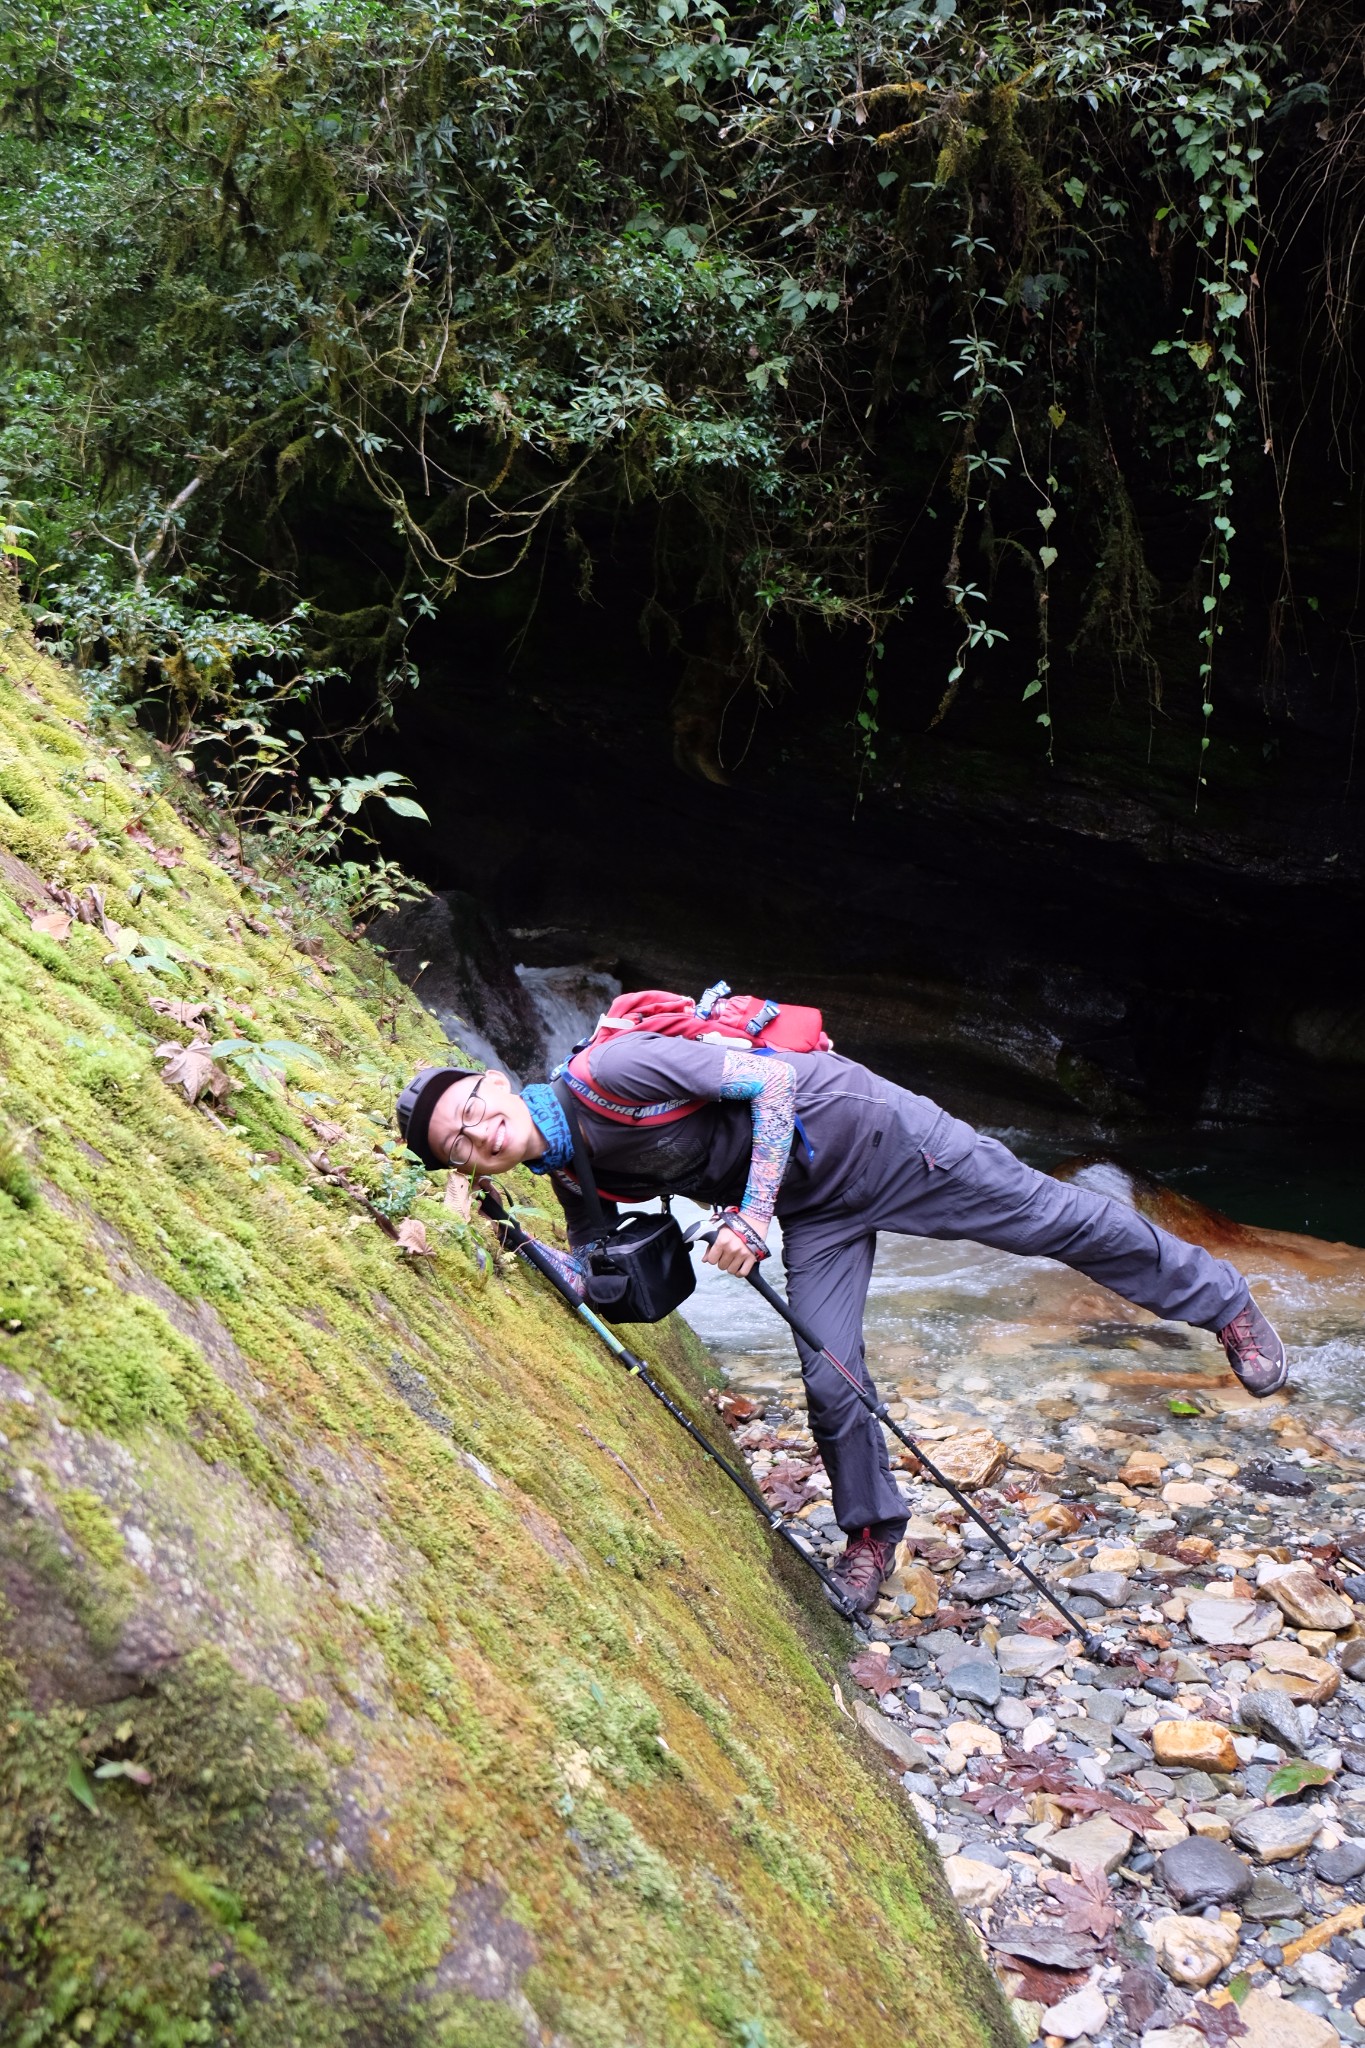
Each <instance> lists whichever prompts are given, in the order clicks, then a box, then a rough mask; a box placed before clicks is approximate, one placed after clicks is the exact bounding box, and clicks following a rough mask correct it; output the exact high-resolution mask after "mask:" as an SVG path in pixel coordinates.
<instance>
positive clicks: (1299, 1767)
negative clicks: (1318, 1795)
mask: <svg viewBox="0 0 1365 2048" xmlns="http://www.w3.org/2000/svg"><path fill="white" fill-rule="evenodd" d="M1331 1776H1332V1773H1331V1772H1330V1771H1329V1770H1328V1768H1327V1766H1326V1764H1310V1763H1308V1762H1306V1761H1305V1760H1303V1759H1302V1758H1296V1759H1295V1760H1294V1761H1293V1762H1292V1763H1287V1764H1281V1765H1280V1768H1279V1769H1278V1771H1276V1773H1275V1775H1274V1777H1273V1778H1272V1779H1271V1780H1270V1783H1269V1784H1268V1785H1267V1786H1266V1788H1265V1803H1266V1805H1267V1806H1273V1805H1274V1804H1275V1802H1276V1800H1278V1799H1292V1798H1293V1797H1294V1795H1295V1794H1296V1793H1297V1792H1302V1791H1303V1790H1304V1789H1305V1787H1307V1786H1309V1785H1325V1784H1326V1783H1327V1782H1328V1780H1329V1779H1330V1778H1331Z"/></svg>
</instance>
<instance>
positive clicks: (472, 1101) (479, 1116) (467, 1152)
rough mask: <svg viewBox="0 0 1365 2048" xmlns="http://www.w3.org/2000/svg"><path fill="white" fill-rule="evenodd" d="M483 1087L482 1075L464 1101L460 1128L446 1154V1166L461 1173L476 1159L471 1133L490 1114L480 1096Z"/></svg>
mask: <svg viewBox="0 0 1365 2048" xmlns="http://www.w3.org/2000/svg"><path fill="white" fill-rule="evenodd" d="M482 1086H483V1076H482V1074H481V1075H480V1076H479V1078H478V1080H477V1081H476V1082H475V1083H474V1086H473V1087H472V1088H471V1089H470V1091H469V1093H468V1095H466V1097H465V1099H464V1111H463V1113H462V1115H461V1117H460V1128H459V1130H458V1131H457V1132H456V1133H455V1136H454V1137H453V1138H452V1139H451V1141H450V1150H449V1152H448V1153H447V1154H446V1165H447V1166H453V1167H455V1168H456V1170H457V1171H458V1172H460V1173H463V1171H464V1169H465V1168H466V1167H467V1166H468V1164H469V1162H470V1160H471V1159H472V1158H473V1157H474V1140H473V1138H472V1136H470V1133H471V1132H472V1131H473V1130H474V1129H475V1127H476V1126H477V1125H478V1124H481V1123H482V1122H483V1119H484V1117H485V1116H486V1115H487V1114H488V1105H487V1103H486V1102H485V1101H484V1100H483V1098H482V1097H481V1096H480V1094H479V1090H480V1088H482Z"/></svg>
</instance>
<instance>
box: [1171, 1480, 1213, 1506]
mask: <svg viewBox="0 0 1365 2048" xmlns="http://www.w3.org/2000/svg"><path fill="white" fill-rule="evenodd" d="M1161 1498H1162V1499H1163V1500H1164V1501H1165V1503H1166V1505H1167V1507H1171V1508H1207V1507H1212V1505H1213V1503H1214V1501H1215V1500H1217V1498H1218V1495H1217V1493H1216V1492H1215V1490H1214V1488H1213V1487H1211V1486H1205V1484H1204V1483H1203V1481H1202V1480H1200V1479H1173V1480H1172V1481H1171V1482H1170V1484H1169V1485H1168V1486H1163V1487H1162V1489H1161Z"/></svg>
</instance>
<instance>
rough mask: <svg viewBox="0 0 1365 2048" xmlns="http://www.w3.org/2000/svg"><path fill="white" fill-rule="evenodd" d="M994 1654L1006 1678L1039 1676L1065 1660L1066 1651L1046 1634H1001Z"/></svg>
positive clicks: (1055, 1667)
mask: <svg viewBox="0 0 1365 2048" xmlns="http://www.w3.org/2000/svg"><path fill="white" fill-rule="evenodd" d="M995 1654H996V1658H997V1660H998V1662H999V1665H1000V1669H1001V1670H1002V1671H1003V1672H1004V1674H1005V1676H1006V1678H1041V1677H1042V1675H1043V1673H1044V1672H1045V1671H1055V1670H1056V1669H1057V1666H1058V1665H1059V1664H1064V1663H1065V1662H1066V1651H1065V1650H1064V1649H1063V1648H1062V1646H1061V1644H1060V1643H1054V1642H1053V1641H1052V1640H1051V1638H1050V1637H1048V1636H1001V1638H1000V1641H999V1642H998V1643H997V1644H996V1646H995Z"/></svg>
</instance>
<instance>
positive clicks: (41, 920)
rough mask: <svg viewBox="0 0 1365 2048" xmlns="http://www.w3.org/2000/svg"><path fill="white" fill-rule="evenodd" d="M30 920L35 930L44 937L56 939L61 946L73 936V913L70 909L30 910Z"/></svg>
mask: <svg viewBox="0 0 1365 2048" xmlns="http://www.w3.org/2000/svg"><path fill="white" fill-rule="evenodd" d="M28 921H29V923H30V924H31V925H32V926H33V929H34V931H35V932H41V933H42V934H43V936H44V938H47V939H55V940H56V941H57V943H58V945H59V946H63V945H65V944H66V941H67V940H68V939H69V938H70V937H71V913H70V911H68V910H30V912H29V914H28Z"/></svg>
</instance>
